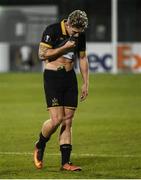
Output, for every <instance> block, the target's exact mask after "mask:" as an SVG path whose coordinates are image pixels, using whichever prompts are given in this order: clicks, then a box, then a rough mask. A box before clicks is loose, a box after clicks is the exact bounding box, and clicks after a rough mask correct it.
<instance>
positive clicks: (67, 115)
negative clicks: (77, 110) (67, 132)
mask: <svg viewBox="0 0 141 180" xmlns="http://www.w3.org/2000/svg"><path fill="white" fill-rule="evenodd" d="M73 117H74V114H72V113H67V114H66V115H65V117H64V119H65V120H66V121H72V119H73Z"/></svg>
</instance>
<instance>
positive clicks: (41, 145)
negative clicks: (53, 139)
mask: <svg viewBox="0 0 141 180" xmlns="http://www.w3.org/2000/svg"><path fill="white" fill-rule="evenodd" d="M49 139H50V138H45V137H44V136H43V135H42V133H40V135H39V141H38V142H37V144H36V146H37V148H38V149H44V148H45V146H46V143H47V142H48V141H49Z"/></svg>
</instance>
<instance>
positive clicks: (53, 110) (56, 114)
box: [48, 106, 65, 124]
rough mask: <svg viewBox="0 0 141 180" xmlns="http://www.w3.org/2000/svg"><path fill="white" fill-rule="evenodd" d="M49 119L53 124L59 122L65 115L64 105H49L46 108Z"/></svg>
mask: <svg viewBox="0 0 141 180" xmlns="http://www.w3.org/2000/svg"><path fill="white" fill-rule="evenodd" d="M48 110H49V115H50V119H51V121H53V123H55V124H60V123H61V122H62V121H63V118H64V116H65V112H64V107H63V106H57V107H50V108H48Z"/></svg>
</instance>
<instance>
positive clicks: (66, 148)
mask: <svg viewBox="0 0 141 180" xmlns="http://www.w3.org/2000/svg"><path fill="white" fill-rule="evenodd" d="M71 150H72V145H71V144H62V145H60V151H61V155H62V165H64V164H65V163H68V162H69V161H70V154H71Z"/></svg>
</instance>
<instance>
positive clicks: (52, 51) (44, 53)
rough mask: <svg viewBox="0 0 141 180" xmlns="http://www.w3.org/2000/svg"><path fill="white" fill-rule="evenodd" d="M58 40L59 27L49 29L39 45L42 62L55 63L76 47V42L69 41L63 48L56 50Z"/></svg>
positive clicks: (52, 26) (53, 26) (54, 26)
mask: <svg viewBox="0 0 141 180" xmlns="http://www.w3.org/2000/svg"><path fill="white" fill-rule="evenodd" d="M56 39H58V26H57V25H51V26H49V27H47V28H46V29H45V31H44V33H43V36H42V39H41V42H40V45H39V52H38V54H39V58H40V59H41V60H42V61H46V60H48V61H54V60H56V59H57V58H59V57H60V56H62V55H63V54H64V53H65V52H67V51H68V50H69V49H71V48H73V47H74V46H75V42H74V41H67V42H66V43H65V44H63V45H62V46H60V47H57V48H54V47H55V42H56Z"/></svg>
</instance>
